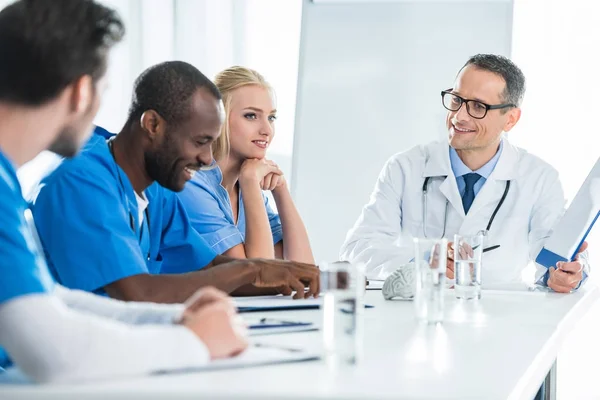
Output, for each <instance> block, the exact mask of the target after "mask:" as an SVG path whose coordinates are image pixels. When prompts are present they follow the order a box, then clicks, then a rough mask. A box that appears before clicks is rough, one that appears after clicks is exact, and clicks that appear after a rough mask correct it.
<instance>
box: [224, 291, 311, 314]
mask: <svg viewBox="0 0 600 400" xmlns="http://www.w3.org/2000/svg"><path fill="white" fill-rule="evenodd" d="M234 300H235V303H236V306H237V308H238V310H239V311H240V312H248V311H268V310H294V309H317V308H319V307H320V306H321V304H322V302H323V300H322V298H321V297H319V298H316V299H315V298H310V299H298V300H294V299H293V298H292V296H283V295H276V296H257V297H234Z"/></svg>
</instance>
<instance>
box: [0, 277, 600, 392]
mask: <svg viewBox="0 0 600 400" xmlns="http://www.w3.org/2000/svg"><path fill="white" fill-rule="evenodd" d="M599 293H600V290H598V289H597V288H595V287H591V286H590V287H588V288H585V289H583V290H582V291H581V292H579V293H574V294H568V295H561V294H556V293H543V292H524V291H520V292H517V291H493V290H490V291H486V290H484V291H483V297H482V299H481V300H479V301H478V302H477V301H467V302H465V301H459V300H456V299H455V298H454V296H453V292H452V291H451V290H449V291H448V293H447V297H446V313H445V314H446V315H445V321H444V323H443V324H441V325H437V326H423V325H420V324H418V323H417V322H416V321H415V319H414V312H413V304H412V302H407V301H385V300H384V299H383V297H382V296H381V292H380V291H368V292H367V295H366V296H367V297H366V302H367V303H369V304H372V305H374V306H375V307H374V308H372V309H366V310H365V344H364V359H363V360H362V362H361V363H360V364H359V365H356V366H349V367H345V368H342V369H339V370H332V369H330V368H329V367H328V366H327V364H326V363H325V362H324V361H322V360H319V361H308V362H301V363H294V364H282V365H271V366H262V367H253V368H246V369H231V370H220V371H208V372H195V373H180V374H168V375H160V376H152V377H145V378H144V377H142V378H134V379H127V380H122V381H111V382H99V383H89V384H82V385H60V386H49V387H40V386H33V385H21V386H17V385H13V386H6V385H3V386H0V398H1V399H115V398H127V399H144V400H150V399H163V398H164V399H192V398H194V399H200V398H202V399H286V400H295V399H461V400H465V399H527V400H530V399H532V398H533V396H534V395H535V393H536V392H537V390H538V388H539V387H540V384H541V383H542V381H543V380H544V378H545V377H546V374H547V373H548V371H549V370H550V369H551V368H552V366H553V365H554V362H555V359H556V356H557V353H558V351H559V349H560V347H561V344H562V343H563V341H564V339H565V337H566V335H567V334H568V333H569V331H570V330H571V328H572V327H573V325H574V324H575V323H576V322H577V321H578V320H580V319H581V317H582V316H583V315H585V313H586V312H587V311H588V310H589V309H590V307H591V306H592V305H593V303H594V302H595V301H596V300H597V298H598V297H599ZM267 315H268V316H270V317H275V316H276V317H279V318H286V319H294V320H306V321H312V322H316V323H320V318H321V313H320V311H318V310H303V311H279V312H269V313H252V317H262V316H267ZM252 340H254V341H256V342H261V343H266V344H272V345H285V346H292V345H293V346H295V347H305V348H307V349H312V350H315V349H319V348H320V343H321V332H320V331H317V332H302V333H288V334H279V335H268V336H260V337H254V338H253V339H252Z"/></svg>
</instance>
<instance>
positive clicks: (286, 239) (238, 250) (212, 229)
mask: <svg viewBox="0 0 600 400" xmlns="http://www.w3.org/2000/svg"><path fill="white" fill-rule="evenodd" d="M215 84H216V85H217V87H218V88H219V91H220V92H221V95H222V96H223V103H224V104H225V113H226V122H225V123H224V124H223V127H222V129H221V136H220V137H219V138H218V139H217V141H215V143H214V144H213V153H214V157H215V160H217V168H215V169H214V170H212V171H207V172H205V171H202V172H200V173H197V174H196V175H195V176H194V178H193V179H192V180H190V181H189V182H188V183H187V184H186V187H185V189H184V190H183V191H182V192H180V193H179V194H178V195H179V198H180V199H181V201H182V203H183V204H184V206H185V208H186V211H187V213H188V215H189V217H190V219H191V221H192V225H193V226H194V228H195V229H196V230H197V231H198V232H199V233H200V234H201V235H202V237H203V238H204V239H205V240H206V241H207V242H208V244H209V245H210V246H211V247H212V249H213V250H214V251H215V252H217V253H219V254H224V255H228V256H231V257H236V258H252V257H261V258H284V259H289V260H294V261H301V262H307V263H313V262H314V260H313V255H312V251H311V248H310V243H309V240H308V235H307V233H306V228H305V227H304V224H303V222H302V219H301V218H300V215H299V214H298V211H297V210H296V207H295V205H294V202H293V201H292V197H291V195H290V192H289V190H288V187H287V183H286V181H285V178H284V176H283V173H282V171H281V170H280V169H279V167H278V166H277V164H276V163H274V162H273V161H270V160H268V159H266V158H265V157H266V151H267V149H268V147H269V145H270V144H271V141H272V139H273V136H274V133H275V125H274V124H275V119H276V110H275V107H274V105H273V95H272V89H271V87H270V86H269V84H268V83H267V82H266V81H265V80H264V78H263V77H262V76H261V75H260V74H259V73H257V72H256V71H254V70H251V69H248V68H243V67H232V68H229V69H226V70H224V71H222V72H220V73H219V74H218V75H217V77H216V78H215ZM263 191H271V193H272V194H273V198H274V200H275V204H276V206H277V210H278V212H279V214H278V213H276V212H275V211H273V209H272V207H271V204H269V200H268V197H267V196H266V195H265V194H264V192H263Z"/></svg>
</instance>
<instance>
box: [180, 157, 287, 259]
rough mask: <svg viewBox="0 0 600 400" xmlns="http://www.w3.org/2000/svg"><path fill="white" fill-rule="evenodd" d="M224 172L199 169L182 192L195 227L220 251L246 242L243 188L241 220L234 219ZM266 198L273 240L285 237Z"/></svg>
mask: <svg viewBox="0 0 600 400" xmlns="http://www.w3.org/2000/svg"><path fill="white" fill-rule="evenodd" d="M222 180H223V175H222V172H221V169H220V168H218V167H217V168H215V169H212V170H210V171H199V172H197V173H196V174H195V175H194V177H193V178H192V179H191V180H190V181H188V182H187V183H186V185H185V189H184V190H183V191H182V192H180V193H178V196H179V199H180V200H181V202H182V204H183V205H184V207H185V209H186V211H187V213H188V215H189V217H190V221H191V222H192V226H193V227H194V229H195V230H196V231H198V233H200V235H202V237H203V238H204V239H205V240H206V241H207V242H208V244H209V245H210V246H211V247H212V248H213V250H214V251H215V252H217V253H219V254H223V253H225V252H226V251H227V250H229V249H231V248H232V247H234V246H236V245H238V244H240V243H244V241H245V238H246V214H245V211H244V202H243V201H242V196H243V193H242V192H241V191H240V195H239V201H238V205H239V206H238V209H239V211H238V220H237V224H236V223H235V222H234V218H233V211H232V209H231V202H230V200H229V194H228V193H227V190H226V189H225V188H224V187H223V186H221V181H222ZM263 200H264V203H265V208H266V210H267V216H268V218H269V224H270V225H271V233H272V235H273V243H274V244H275V243H277V242H279V241H281V240H282V238H283V232H282V228H281V220H280V219H279V215H278V214H277V213H276V212H274V211H273V209H272V208H271V205H270V204H269V200H268V198H267V196H265V195H264V193H263Z"/></svg>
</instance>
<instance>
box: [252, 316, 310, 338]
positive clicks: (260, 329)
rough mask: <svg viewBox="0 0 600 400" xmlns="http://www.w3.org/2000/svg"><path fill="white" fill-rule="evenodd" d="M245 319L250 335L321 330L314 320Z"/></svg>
mask: <svg viewBox="0 0 600 400" xmlns="http://www.w3.org/2000/svg"><path fill="white" fill-rule="evenodd" d="M244 321H245V322H246V325H247V326H248V334H249V335H250V336H260V335H270V334H279V333H292V332H307V331H316V330H319V328H318V327H317V326H316V325H315V324H313V323H312V322H306V321H295V320H291V319H290V318H286V319H280V318H244Z"/></svg>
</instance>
